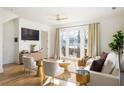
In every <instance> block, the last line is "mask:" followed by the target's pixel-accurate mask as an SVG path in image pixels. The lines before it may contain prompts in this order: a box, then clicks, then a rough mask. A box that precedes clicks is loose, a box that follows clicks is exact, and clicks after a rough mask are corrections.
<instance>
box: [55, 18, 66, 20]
mask: <svg viewBox="0 0 124 93" xmlns="http://www.w3.org/2000/svg"><path fill="white" fill-rule="evenodd" d="M66 19H68V18H57V19H56V20H66Z"/></svg>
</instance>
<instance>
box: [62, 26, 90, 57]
mask: <svg viewBox="0 0 124 93" xmlns="http://www.w3.org/2000/svg"><path fill="white" fill-rule="evenodd" d="M87 30H88V26H86V27H73V28H66V29H61V30H60V57H68V58H81V57H83V56H84V55H86V53H85V52H86V50H87V44H88V31H87Z"/></svg>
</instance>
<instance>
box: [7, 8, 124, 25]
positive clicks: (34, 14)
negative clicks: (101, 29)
mask: <svg viewBox="0 0 124 93" xmlns="http://www.w3.org/2000/svg"><path fill="white" fill-rule="evenodd" d="M5 9H8V10H10V11H12V12H14V13H15V14H17V15H18V16H20V17H23V18H26V19H30V20H32V21H36V22H39V23H45V24H49V25H58V24H63V23H70V22H77V21H85V20H91V19H96V18H100V17H106V16H113V15H124V8H120V7H118V8H117V9H116V10H112V8H111V7H11V8H5ZM56 14H60V15H62V16H64V17H68V20H64V21H56V20H55V19H54V17H55V15H56Z"/></svg>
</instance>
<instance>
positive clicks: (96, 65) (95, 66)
mask: <svg viewBox="0 0 124 93" xmlns="http://www.w3.org/2000/svg"><path fill="white" fill-rule="evenodd" d="M103 64H104V60H103V59H99V60H94V61H93V63H92V65H91V67H90V70H92V71H97V72H101V70H102V67H103Z"/></svg>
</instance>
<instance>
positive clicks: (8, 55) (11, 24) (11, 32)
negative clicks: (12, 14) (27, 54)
mask: <svg viewBox="0 0 124 93" xmlns="http://www.w3.org/2000/svg"><path fill="white" fill-rule="evenodd" d="M16 21H17V20H16V19H13V20H11V21H8V22H6V23H4V24H3V64H8V63H15V62H16V59H17V51H18V43H17V42H14V38H15V37H18V32H17V30H16V27H17V22H16Z"/></svg>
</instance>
